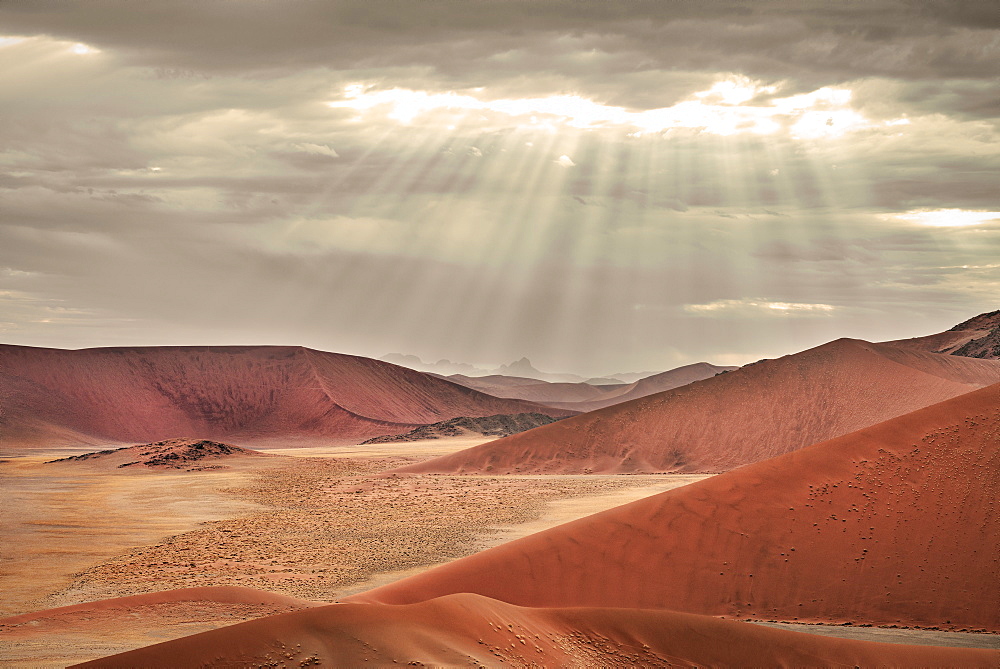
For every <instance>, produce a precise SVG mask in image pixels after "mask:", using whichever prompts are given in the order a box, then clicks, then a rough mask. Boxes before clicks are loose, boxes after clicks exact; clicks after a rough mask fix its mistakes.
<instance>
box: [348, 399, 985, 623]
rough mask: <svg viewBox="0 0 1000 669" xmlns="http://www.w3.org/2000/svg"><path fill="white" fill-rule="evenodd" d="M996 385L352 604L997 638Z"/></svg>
mask: <svg viewBox="0 0 1000 669" xmlns="http://www.w3.org/2000/svg"><path fill="white" fill-rule="evenodd" d="M998 500H1000V384H997V385H993V386H990V387H988V388H985V389H981V390H978V391H975V392H972V393H969V394H967V395H964V396H962V397H957V398H954V399H951V400H948V401H946V402H942V403H938V404H935V405H932V406H929V407H926V408H923V409H920V410H918V411H916V412H913V413H910V414H907V415H905V416H900V417H898V418H894V419H892V420H889V421H886V422H884V423H881V424H879V425H876V426H873V427H870V428H867V429H864V430H861V431H858V432H854V433H852V434H849V435H845V436H842V437H839V438H837V439H833V440H830V441H827V442H824V443H821V444H816V445H814V446H811V447H808V448H804V449H801V450H798V451H795V452H793V453H788V454H786V455H783V456H780V457H777V458H773V459H770V460H767V461H765V462H759V463H757V464H754V465H749V466H747V467H742V468H740V469H737V470H734V471H731V472H728V473H726V474H721V475H719V476H714V477H712V478H709V479H705V480H702V481H699V482H697V483H693V484H690V485H688V486H684V487H682V488H677V489H675V490H671V491H668V492H665V493H661V494H659V495H655V496H653V497H649V498H646V499H643V500H640V501H637V502H633V503H631V504H626V505H624V506H620V507H616V508H614V509H611V510H608V511H605V512H602V513H599V514H596V515H593V516H589V517H587V518H583V519H580V520H577V521H574V522H570V523H566V524H564V525H561V526H558V527H555V528H552V529H549V530H546V531H543V532H539V533H537V534H534V535H531V536H528V537H525V538H523V539H519V540H516V541H513V542H510V543H507V544H503V545H501V546H498V547H496V548H493V549H490V550H487V551H484V552H481V553H478V554H475V555H472V556H469V557H466V558H463V559H461V560H457V561H455V562H452V563H449V564H446V565H443V566H441V567H437V568H435V569H432V570H430V571H427V572H424V573H423V574H419V575H416V576H412V577H410V578H407V579H404V580H401V581H398V582H396V583H393V584H390V585H386V586H383V587H381V588H377V589H375V590H371V591H369V592H366V593H362V594H359V595H355V596H352V597H349V598H347V599H346V600H345V601H358V602H379V603H388V604H404V603H411V602H419V601H424V600H427V599H432V598H435V597H440V596H442V595H446V594H449V593H455V592H474V593H479V594H482V595H485V596H487V597H491V598H494V599H499V600H502V601H506V602H510V603H513V604H518V605H522V606H602V607H605V606H611V607H630V608H667V609H673V610H678V611H687V612H691V613H700V614H709V615H724V616H727V617H734V618H753V619H761V620H775V619H778V620H788V621H793V620H798V621H814V622H819V621H828V622H830V621H832V622H836V623H842V622H851V621H853V622H855V623H862V622H863V623H869V624H876V625H892V624H899V625H911V626H921V627H937V626H940V627H941V628H942V629H951V630H956V629H983V630H988V631H992V632H997V631H1000V554H998V553H997V551H996V547H997V546H998V545H1000V513H998V511H1000V509H998V508H997V506H998V505H1000V501H998Z"/></svg>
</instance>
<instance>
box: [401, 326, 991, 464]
mask: <svg viewBox="0 0 1000 669" xmlns="http://www.w3.org/2000/svg"><path fill="white" fill-rule="evenodd" d="M997 382H1000V361H995V360H978V359H972V358H962V357H957V356H951V355H940V354H934V353H926V352H922V351H916V350H910V349H903V348H899V347H896V346H890V345H886V344H871V343H868V342H864V341H860V340H855V339H839V340H837V341H834V342H831V343H829V344H824V345H823V346H819V347H817V348H813V349H810V350H808V351H804V352H802V353H797V354H794V355H788V356H785V357H783V358H779V359H776V360H766V361H762V362H759V363H755V364H753V365H748V366H746V367H743V368H741V369H738V370H736V371H733V372H729V373H726V374H720V375H719V376H714V377H712V378H710V379H706V380H704V381H698V382H695V383H692V384H689V385H686V386H683V387H681V388H677V389H675V390H670V391H667V392H663V393H658V394H655V395H650V396H649V397H644V398H641V399H637V400H633V401H631V402H625V403H623V404H617V405H615V406H611V407H608V408H606V409H600V410H597V411H591V412H589V413H585V414H582V415H579V416H574V417H572V418H568V419H566V420H562V421H559V422H557V423H553V424H551V425H545V426H542V427H539V428H536V429H534V430H530V431H528V432H524V433H521V434H516V435H512V436H510V437H506V438H503V439H498V440H496V441H492V442H489V443H487V444H482V445H480V446H475V447H473V448H470V449H466V450H464V451H459V452H458V453H453V454H451V455H447V456H443V457H440V458H435V459H433V460H428V461H425V462H421V463H418V464H415V465H412V466H409V467H406V468H403V469H401V470H399V471H409V472H424V473H428V472H436V473H484V474H485V473H489V474H500V473H622V472H626V473H627V472H669V471H676V472H699V471H701V472H704V471H708V472H717V471H725V470H729V469H732V468H733V467H738V466H741V465H745V464H748V463H752V462H757V461H760V460H764V459H767V458H770V457H774V456H777V455H781V454H783V453H788V452H790V451H793V450H796V449H799V448H802V447H803V446H808V445H810V444H814V443H817V442H819V441H823V440H825V439H830V438H833V437H836V436H839V435H843V434H847V433H849V432H853V431H854V430H858V429H861V428H863V427H867V426H869V425H874V424H876V423H879V422H881V421H884V420H887V419H889V418H892V417H895V416H899V415H902V414H905V413H908V412H910V411H913V410H915V409H918V408H920V407H923V406H927V405H929V404H933V403H935V402H940V401H942V400H945V399H948V398H951V397H956V396H958V395H961V394H964V393H967V392H969V391H971V390H975V389H976V388H981V387H983V386H986V385H989V384H991V383H997Z"/></svg>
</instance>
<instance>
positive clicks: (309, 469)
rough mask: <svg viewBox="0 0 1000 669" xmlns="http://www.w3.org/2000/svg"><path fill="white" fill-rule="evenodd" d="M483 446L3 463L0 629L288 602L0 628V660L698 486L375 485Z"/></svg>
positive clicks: (356, 588) (610, 482)
mask: <svg viewBox="0 0 1000 669" xmlns="http://www.w3.org/2000/svg"><path fill="white" fill-rule="evenodd" d="M483 441H484V440H483V439H469V438H455V439H449V440H436V441H427V442H409V443H406V444H405V445H402V446H401V445H399V444H390V445H377V446H375V445H373V446H366V447H358V448H357V449H356V452H354V453H350V451H351V450H352V449H350V448H347V449H345V450H348V452H349V453H348V455H347V456H346V457H345V456H343V455H341V456H339V457H330V456H329V452H328V451H329V449H323V448H315V449H313V448H299V449H289V452H291V453H294V455H286V454H285V453H284V452H283V451H282V450H280V449H275V450H272V451H271V453H272V454H274V456H273V457H269V458H259V457H258V458H244V459H243V460H242V462H239V463H233V464H231V465H230V468H229V469H226V470H221V471H195V472H188V471H170V472H164V471H149V470H140V471H135V472H128V473H123V474H122V475H119V476H115V477H109V476H107V471H108V470H107V468H106V467H104V466H101V465H96V466H85V467H81V466H73V465H83V464H84V463H72V464H64V463H50V464H46V461H49V460H52V459H54V458H57V457H65V456H66V452H65V451H58V452H51V453H42V454H33V455H32V456H30V457H21V458H11V459H8V460H6V461H4V462H3V463H0V477H2V478H0V481H2V485H3V490H4V496H5V499H6V501H7V505H8V506H7V508H9V509H12V510H13V513H9V514H5V515H4V517H3V518H2V519H0V532H2V534H3V537H4V541H3V547H2V548H0V551H2V553H0V559H2V560H3V564H4V570H3V573H2V574H0V590H2V591H3V592H4V593H5V594H4V599H3V602H2V604H0V605H2V607H3V608H2V609H0V616H14V615H17V614H22V613H25V612H30V611H39V610H45V609H52V608H55V607H63V606H67V605H71V604H78V603H80V602H89V601H96V600H104V599H110V598H118V597H127V596H131V595H140V594H145V593H153V592H159V591H163V590H171V589H177V588H196V587H206V586H211V587H217V586H237V587H243V588H254V589H258V590H267V591H271V592H276V593H281V594H285V595H288V596H289V597H290V598H294V599H288V600H287V601H285V600H280V601H277V602H266V603H260V604H257V603H253V602H246V601H232V602H228V601H223V602H218V603H216V602H213V603H210V604H208V603H205V602H190V603H187V604H184V603H177V602H171V603H157V604H151V605H146V604H143V605H140V606H136V607H135V611H134V612H133V611H130V614H129V617H130V624H129V625H128V627H126V628H123V627H122V626H121V625H120V621H119V620H117V619H116V618H115V617H113V616H108V615H105V616H103V617H102V616H100V615H95V614H94V613H93V612H91V611H90V610H87V609H84V610H83V611H82V612H75V613H71V614H66V615H63V616H56V617H52V618H44V619H41V620H35V619H32V620H31V621H30V622H26V623H24V622H22V623H19V622H12V621H0V625H2V627H0V638H3V640H4V642H3V644H2V645H0V662H4V663H6V664H10V665H24V666H28V665H30V666H40V665H50V666H64V665H65V664H69V663H73V662H80V661H84V660H87V659H91V658H93V657H97V656H101V655H109V654H112V653H117V652H121V651H124V650H130V649H132V648H136V647H139V646H145V645H148V644H150V643H155V642H158V641H163V640H165V639H168V638H175V637H179V636H184V635H187V634H193V633H195V632H200V631H203V630H207V629H213V628H215V627H219V626H222V625H225V624H230V623H233V622H237V621H240V620H245V619H250V618H255V617H260V616H262V615H267V614H270V613H273V612H278V611H287V610H294V609H296V608H300V607H303V606H311V605H314V604H315V603H316V602H332V601H334V600H336V599H339V598H341V597H344V596H347V595H350V594H354V593H357V592H361V591H363V590H367V589H370V588H372V587H375V586H377V585H383V584H386V583H389V582H391V581H393V580H396V579H398V578H401V577H402V576H406V575H410V574H414V573H418V572H420V571H423V570H425V569H427V568H428V567H429V566H431V565H435V564H438V563H441V562H445V561H448V560H452V559H455V558H457V557H461V556H464V555H468V554H470V553H473V552H475V551H476V550H479V549H481V548H485V547H488V546H492V545H496V544H497V543H500V542H503V541H508V540H510V539H512V538H516V537H520V536H524V535H525V534H528V533H530V532H536V531H540V530H542V529H545V528H547V527H551V526H553V525H556V524H558V523H562V522H566V521H568V520H573V519H575V518H579V517H583V516H585V515H588V514H591V513H595V512H597V511H602V510H604V509H607V508H610V507H612V506H616V505H619V504H624V503H626V502H629V501H632V500H634V499H638V498H640V497H644V496H648V495H651V494H655V493H657V492H662V491H664V490H669V489H671V488H674V487H677V486H681V485H684V484H686V483H689V482H692V481H696V480H700V479H702V478H705V476H706V475H698V474H665V475H631V476H610V475H609V476H583V475H555V476H537V475H526V476H511V475H505V476H496V477H476V476H437V475H406V476H402V475H396V476H393V475H389V476H385V475H382V474H381V472H382V471H384V470H387V469H391V468H393V467H397V466H400V465H402V464H410V463H412V462H414V461H416V460H420V459H422V458H424V457H427V456H430V455H440V454H443V453H446V452H452V451H455V450H459V449H461V448H464V447H468V446H471V445H473V444H475V443H481V442H483ZM337 450H339V449H337ZM401 451H403V452H405V455H401V454H400V452H401ZM230 462H232V461H230ZM4 623H6V624H4Z"/></svg>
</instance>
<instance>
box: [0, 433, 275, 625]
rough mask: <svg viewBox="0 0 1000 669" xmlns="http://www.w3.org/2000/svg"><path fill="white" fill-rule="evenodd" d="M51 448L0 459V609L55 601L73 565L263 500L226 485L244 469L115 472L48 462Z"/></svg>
mask: <svg viewBox="0 0 1000 669" xmlns="http://www.w3.org/2000/svg"><path fill="white" fill-rule="evenodd" d="M54 455H55V456H59V455H62V453H51V452H50V453H48V454H45V455H42V456H40V457H30V458H18V459H16V460H7V461H4V462H0V498H2V500H3V508H4V512H3V513H2V514H0V564H2V569H0V592H2V593H3V595H2V597H0V615H12V614H15V613H24V612H27V611H32V610H37V609H43V608H49V607H51V606H53V605H55V603H56V602H55V600H53V599H51V597H50V596H51V595H52V593H55V592H58V591H60V590H62V589H64V588H66V587H68V586H69V585H70V583H71V582H72V580H73V578H74V576H75V574H77V573H79V572H81V571H83V570H85V569H86V568H88V567H90V566H92V565H94V564H96V563H99V562H102V561H103V560H106V559H109V558H111V557H113V556H115V555H117V554H119V553H120V552H122V551H124V550H127V549H129V548H131V547H133V546H137V545H143V544H148V543H155V542H157V541H158V540H160V539H163V538H165V537H168V536H171V535H174V534H180V533H183V532H186V531H188V530H191V529H194V528H196V527H198V526H199V525H200V524H201V523H204V522H209V521H214V520H219V519H222V518H232V517H235V516H238V515H241V514H246V513H250V512H252V511H253V510H255V509H258V508H261V507H260V506H259V505H258V504H256V503H255V502H253V501H250V500H247V499H240V498H238V497H235V496H232V495H226V494H223V493H222V492H220V490H221V489H224V488H232V487H235V486H240V485H244V484H246V483H247V482H248V481H250V480H251V479H252V475H251V474H250V473H249V471H247V470H240V469H238V468H233V469H228V470H221V471H209V472H199V473H197V474H191V473H185V472H150V471H142V470H132V471H117V472H115V473H114V475H110V474H108V472H107V471H105V470H103V469H99V468H98V469H95V468H93V467H90V466H86V465H85V464H84V463H79V466H74V465H70V464H68V463H60V464H52V465H46V464H44V461H45V460H47V459H50V458H51V457H52V456H54ZM267 464H269V463H255V464H254V467H256V468H259V467H261V466H266V465H267Z"/></svg>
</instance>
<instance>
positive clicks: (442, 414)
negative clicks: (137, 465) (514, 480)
mask: <svg viewBox="0 0 1000 669" xmlns="http://www.w3.org/2000/svg"><path fill="white" fill-rule="evenodd" d="M0 401H2V409H3V412H2V414H0V437H3V441H4V443H16V442H28V443H31V442H35V443H44V444H46V445H52V444H53V443H60V442H62V443H66V442H68V443H96V442H101V441H104V442H106V441H115V442H130V441H132V442H134V441H157V440H161V439H167V438H172V437H194V436H196V437H199V438H229V439H241V440H254V439H267V438H273V437H282V436H288V435H294V436H296V437H323V438H330V439H340V440H354V441H356V440H358V439H360V438H366V437H371V436H376V435H381V434H391V433H399V432H406V431H408V430H410V429H412V428H414V427H416V426H418V425H423V424H427V423H434V422H437V421H440V420H444V419H448V418H455V417H458V416H490V415H496V414H509V413H524V412H539V413H545V414H548V415H553V416H562V415H568V414H571V413H572V412H570V411H564V410H558V409H552V408H548V407H542V406H540V405H536V404H532V403H530V402H523V401H519V400H509V399H499V398H495V397H492V396H489V395H485V394H483V393H480V392H477V391H475V390H471V389H469V388H465V387H463V386H460V385H458V384H454V383H451V382H449V381H445V380H442V379H439V378H436V377H433V376H430V375H428V374H423V373H421V372H416V371H413V370H410V369H406V368H403V367H397V366H395V365H391V364H389V363H386V362H380V361H377V360H371V359H369V358H360V357H355V356H349V355H340V354H336V353H324V352H321V351H314V350H310V349H306V348H302V347H290V346H289V347H282V346H251V347H238V346H218V347H204V346H203V347H149V348H97V349H84V350H78V351H67V350H60V349H45V348H32V347H25V346H11V345H0Z"/></svg>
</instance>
